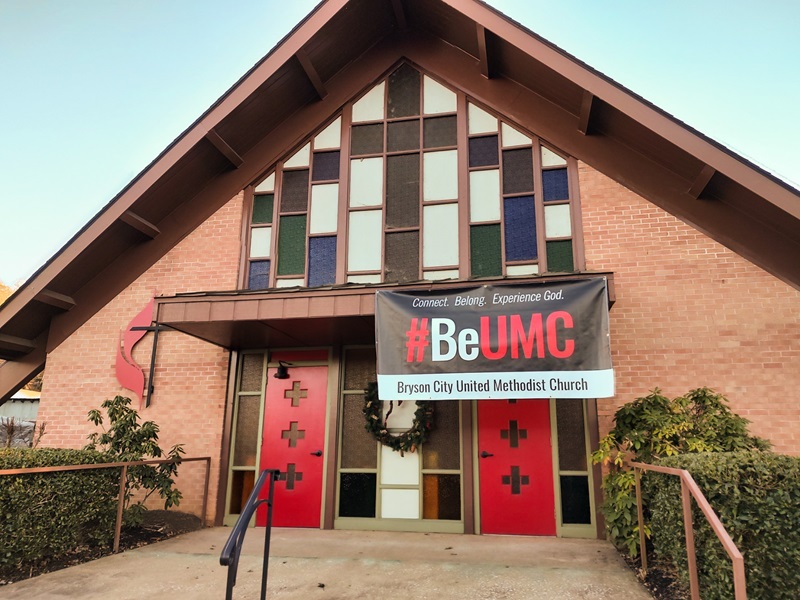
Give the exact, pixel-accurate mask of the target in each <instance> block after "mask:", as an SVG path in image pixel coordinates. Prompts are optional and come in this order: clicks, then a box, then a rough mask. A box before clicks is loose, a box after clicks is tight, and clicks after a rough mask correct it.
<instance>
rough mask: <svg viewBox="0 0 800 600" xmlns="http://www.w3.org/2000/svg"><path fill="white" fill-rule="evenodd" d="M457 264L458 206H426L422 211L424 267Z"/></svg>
mask: <svg viewBox="0 0 800 600" xmlns="http://www.w3.org/2000/svg"><path fill="white" fill-rule="evenodd" d="M457 264H458V204H436V205H433V206H425V207H424V208H423V211H422V266H423V267H425V268H429V267H446V266H450V265H457ZM456 276H458V275H456Z"/></svg>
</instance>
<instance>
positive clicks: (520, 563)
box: [0, 528, 652, 600]
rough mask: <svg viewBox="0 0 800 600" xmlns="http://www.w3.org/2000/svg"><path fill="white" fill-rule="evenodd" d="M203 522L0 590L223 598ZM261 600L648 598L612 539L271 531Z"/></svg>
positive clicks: (254, 571) (251, 573)
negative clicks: (197, 527) (180, 532)
mask: <svg viewBox="0 0 800 600" xmlns="http://www.w3.org/2000/svg"><path fill="white" fill-rule="evenodd" d="M230 531H231V530H230V529H228V528H211V529H204V530H201V531H196V532H193V533H187V534H184V535H182V536H179V537H177V538H173V539H171V540H167V541H165V542H160V543H157V544H152V545H150V546H146V547H143V548H138V549H136V550H129V551H128V552H124V553H122V554H119V555H116V556H110V557H106V558H102V559H99V560H96V561H93V562H91V563H86V564H83V565H78V566H75V567H70V568H68V569H64V570H62V571H56V572H54V573H48V574H46V575H42V576H40V577H36V578H34V579H30V580H27V581H21V582H19V583H15V584H11V585H8V586H5V587H0V597H2V598H9V599H20V600H21V599H25V600H30V599H31V598H37V599H38V598H43V599H48V598H53V599H55V598H81V599H86V600H93V599H98V600H99V599H103V600H108V599H112V600H128V599H131V600H133V599H140V598H175V599H179V598H187V599H192V600H206V599H207V600H212V599H213V600H219V599H221V598H224V597H225V578H226V569H225V568H224V567H221V566H220V565H219V554H220V551H221V550H222V546H223V544H224V543H225V540H226V539H227V536H228V534H229V533H230ZM263 544H264V531H263V529H251V530H250V531H249V532H248V534H247V538H246V540H245V546H244V550H243V552H242V557H241V560H240V563H239V576H238V582H237V585H236V587H235V588H234V598H235V599H242V600H244V599H246V598H258V595H259V589H260V582H261V554H262V552H263ZM270 556H271V558H270V566H269V569H270V573H269V585H268V588H267V598H276V599H277V598H280V599H287V600H289V599H292V600H294V599H297V600H309V599H311V600H314V599H320V600H323V599H324V600H334V599H335V600H339V599H351V598H352V599H356V598H358V599H377V600H388V599H394V598H397V599H407V598H414V599H415V600H425V599H431V600H451V599H452V600H471V599H475V600H484V599H495V598H497V599H514V600H516V599H519V600H523V599H524V600H536V599H539V598H541V599H547V600H562V599H563V600H568V599H571V598H576V599H578V598H580V599H584V600H594V599H596V600H606V599H608V598H614V600H648V599H651V598H652V597H651V596H650V594H649V593H648V592H647V591H646V590H645V589H644V588H643V587H642V586H641V585H640V584H639V583H638V581H637V580H636V577H635V576H634V574H633V573H632V572H631V571H630V570H629V569H628V568H627V567H626V566H625V564H624V563H623V562H622V561H621V559H620V558H619V556H618V555H617V553H616V551H615V550H614V549H613V548H612V547H611V545H610V544H608V543H607V542H603V541H598V540H565V539H556V538H533V537H518V536H476V535H451V534H435V533H430V534H425V533H388V532H373V531H357V532H356V531H321V530H316V529H275V530H273V534H272V550H271V553H270Z"/></svg>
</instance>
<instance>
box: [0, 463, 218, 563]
mask: <svg viewBox="0 0 800 600" xmlns="http://www.w3.org/2000/svg"><path fill="white" fill-rule="evenodd" d="M198 460H202V461H204V462H205V463H206V473H205V481H204V483H203V508H202V510H201V511H200V519H201V520H202V521H205V518H206V507H207V506H208V480H209V473H210V472H211V457H210V456H198V457H192V458H184V457H179V458H159V459H153V460H132V461H131V460H129V461H123V462H110V463H94V464H85V465H58V466H56V467H32V468H25V469H2V470H0V476H2V475H33V474H36V473H59V472H63V471H86V470H89V469H111V468H114V467H122V472H121V473H120V477H119V494H118V497H117V521H116V524H115V526H114V554H116V553H117V552H119V539H120V537H121V535H122V513H123V507H124V504H125V484H126V482H127V480H128V467H138V466H141V465H163V464H166V463H178V464H180V463H185V462H194V461H198Z"/></svg>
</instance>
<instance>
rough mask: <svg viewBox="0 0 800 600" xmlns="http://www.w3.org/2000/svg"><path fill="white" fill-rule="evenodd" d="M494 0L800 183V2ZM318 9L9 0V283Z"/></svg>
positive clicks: (4, 94)
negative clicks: (799, 115)
mask: <svg viewBox="0 0 800 600" xmlns="http://www.w3.org/2000/svg"><path fill="white" fill-rule="evenodd" d="M375 1H388V0H375ZM489 4H491V5H493V6H495V7H496V8H498V9H499V10H501V11H502V12H504V13H506V14H507V15H508V16H510V17H511V18H513V19H515V20H517V21H519V22H520V23H522V24H523V25H525V26H526V27H528V28H530V29H532V30H533V31H535V32H536V33H538V34H539V35H541V36H543V37H544V38H546V39H548V40H550V41H551V42H553V43H554V44H556V45H558V46H560V47H561V48H563V49H564V50H566V51H567V52H569V53H571V54H573V55H575V56H577V57H578V58H579V59H581V60H583V61H584V62H586V63H588V64H589V65H591V66H592V67H594V68H595V69H597V70H599V71H601V72H603V73H605V74H606V75H607V76H609V77H611V78H613V79H615V80H616V81H618V82H619V83H621V84H622V85H624V86H626V87H628V88H629V89H631V90H633V91H634V92H636V93H637V94H639V95H641V96H643V97H644V98H646V99H647V100H649V101H651V102H653V103H654V104H656V105H657V106H659V107H661V108H662V109H664V110H666V111H667V112H669V113H671V114H673V115H675V116H676V117H677V118H679V119H681V120H683V121H684V122H686V123H688V124H689V125H691V126H693V127H694V128H696V129H698V130H699V131H701V132H703V133H705V134H706V135H709V136H711V137H712V138H714V139H716V140H717V141H719V142H721V143H722V144H724V145H726V146H728V147H729V148H731V149H733V150H735V151H736V152H738V153H740V154H742V155H744V156H745V157H747V158H749V159H751V160H753V161H754V162H756V163H758V164H760V165H761V166H763V167H764V168H766V169H768V170H770V171H772V172H774V173H776V174H778V175H779V176H781V177H782V178H784V179H786V180H787V181H790V182H793V183H794V184H795V185H797V184H798V182H800V145H798V140H800V119H798V118H797V116H796V114H795V113H796V111H797V108H798V107H799V106H800V67H799V66H798V65H800V34H798V26H799V25H800V2H797V1H796V0H772V1H771V2H768V3H767V2H764V3H754V2H752V1H747V2H745V1H741V0H727V1H725V0H695V1H692V2H689V1H686V0H670V1H669V2H667V1H660V2H658V1H645V0H549V1H543V0H491V1H490V2H489ZM315 5H316V1H312V0H281V1H277V0H237V1H236V2H227V1H223V0H0V116H1V118H2V126H1V127H0V281H2V282H4V283H7V284H17V283H21V282H22V281H24V280H25V279H27V278H28V277H29V276H30V275H32V274H33V273H34V271H36V270H37V269H38V268H39V267H40V266H42V265H43V264H44V262H45V261H47V260H48V259H49V258H50V257H51V256H52V255H53V254H54V253H56V252H57V251H58V250H59V249H60V248H61V247H62V246H63V245H64V244H65V243H66V242H67V241H68V240H69V239H70V238H71V237H72V236H73V235H74V234H75V233H76V232H77V231H78V230H79V229H80V228H81V227H82V226H83V225H84V224H85V223H86V222H87V221H88V220H89V219H90V218H91V217H92V216H94V215H95V214H96V213H97V212H98V211H99V210H100V209H101V208H102V207H103V206H105V204H106V203H107V202H108V201H109V200H110V199H111V198H112V197H113V196H115V195H116V194H117V193H118V192H119V191H120V190H121V189H122V188H123V187H124V186H125V185H126V184H127V183H128V182H129V181H130V180H131V179H132V178H133V177H135V176H136V175H137V174H138V173H139V172H140V171H141V170H142V169H143V168H144V167H145V166H147V164H149V163H150V161H152V160H153V159H154V158H155V157H156V155H158V154H159V153H160V152H161V151H162V150H163V149H164V147H165V146H167V144H169V143H170V142H171V141H172V140H173V139H175V137H177V136H178V135H179V134H180V133H181V132H182V131H183V130H184V129H186V127H188V126H189V125H190V124H191V123H192V122H193V121H194V120H195V119H196V118H197V117H198V116H199V115H200V114H201V113H202V112H203V111H205V110H206V109H207V108H208V107H209V106H210V105H211V104H212V103H213V102H214V101H215V100H216V99H217V98H218V97H219V96H221V95H222V94H223V93H224V92H225V91H226V90H227V89H228V88H229V87H230V86H231V85H233V84H234V83H235V82H236V81H237V80H238V79H239V77H241V76H242V75H243V74H244V73H245V72H246V71H247V70H248V69H249V68H250V67H251V66H253V64H255V63H256V62H257V61H258V60H259V59H260V58H261V57H262V56H263V55H264V54H266V53H267V52H268V51H269V50H270V49H271V48H272V47H273V46H274V45H275V44H276V43H277V42H278V41H279V40H280V39H281V38H282V37H283V36H284V35H285V34H286V33H288V32H289V31H290V30H291V28H292V27H294V25H295V24H297V22H298V21H299V20H300V19H301V18H302V17H303V16H304V15H305V14H307V13H308V12H309V11H310V10H311V9H312V8H313V7H314V6H315Z"/></svg>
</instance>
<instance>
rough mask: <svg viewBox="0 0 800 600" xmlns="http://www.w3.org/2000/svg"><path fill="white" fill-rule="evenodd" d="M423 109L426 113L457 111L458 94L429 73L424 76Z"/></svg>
mask: <svg viewBox="0 0 800 600" xmlns="http://www.w3.org/2000/svg"><path fill="white" fill-rule="evenodd" d="M422 81H423V83H422V96H423V104H422V106H423V111H424V112H425V114H426V115H432V114H435V113H444V112H456V95H455V93H454V92H451V91H450V90H448V89H447V88H446V87H444V86H443V85H442V84H441V83H439V82H438V81H434V80H433V79H431V78H430V77H428V76H427V75H425V76H424V77H423V78H422Z"/></svg>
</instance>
